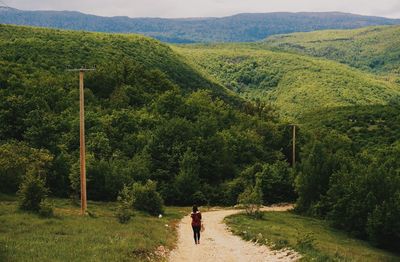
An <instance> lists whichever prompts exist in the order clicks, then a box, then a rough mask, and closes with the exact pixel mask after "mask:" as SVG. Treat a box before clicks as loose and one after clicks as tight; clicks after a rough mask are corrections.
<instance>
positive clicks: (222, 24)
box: [0, 7, 400, 43]
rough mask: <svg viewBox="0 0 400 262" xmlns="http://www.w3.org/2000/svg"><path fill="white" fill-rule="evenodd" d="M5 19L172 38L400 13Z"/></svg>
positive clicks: (235, 37) (51, 14)
mask: <svg viewBox="0 0 400 262" xmlns="http://www.w3.org/2000/svg"><path fill="white" fill-rule="evenodd" d="M0 23H4V24H17V25H31V26H42V27H51V28H59V29H72V30H86V31H95V32H112V33H140V34H144V35H147V36H151V37H154V38H157V39H159V40H161V41H164V42H170V43H194V42H250V41H259V40H262V39H264V38H265V37H267V36H270V35H275V34H287V33H292V32H309V31H314V30H322V29H351V28H360V27H365V26H373V25H395V24H400V20H399V19H388V18H383V17H371V16H361V15H354V14H346V13H338V12H327V13H260V14H238V15H234V16H228V17H221V18H213V17H211V18H185V19H164V18H129V17H121V16H119V17H101V16H95V15H87V14H83V13H79V12H70V11H23V10H17V9H13V8H8V7H0Z"/></svg>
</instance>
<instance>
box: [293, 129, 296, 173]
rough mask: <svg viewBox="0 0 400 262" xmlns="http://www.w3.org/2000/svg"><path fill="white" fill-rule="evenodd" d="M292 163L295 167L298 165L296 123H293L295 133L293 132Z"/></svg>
mask: <svg viewBox="0 0 400 262" xmlns="http://www.w3.org/2000/svg"><path fill="white" fill-rule="evenodd" d="M292 137H293V139H292V165H293V167H295V165H296V125H293V134H292Z"/></svg>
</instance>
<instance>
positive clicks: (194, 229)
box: [192, 226, 197, 244]
mask: <svg viewBox="0 0 400 262" xmlns="http://www.w3.org/2000/svg"><path fill="white" fill-rule="evenodd" d="M192 228H193V238H194V243H195V244H197V228H196V227H195V226H192Z"/></svg>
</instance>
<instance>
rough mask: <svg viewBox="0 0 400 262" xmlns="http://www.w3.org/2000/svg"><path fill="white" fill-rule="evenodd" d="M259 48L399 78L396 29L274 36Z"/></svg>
mask: <svg viewBox="0 0 400 262" xmlns="http://www.w3.org/2000/svg"><path fill="white" fill-rule="evenodd" d="M260 47H265V48H269V49H273V50H280V51H288V52H295V53H301V54H307V55H311V56H317V57H325V58H328V59H331V60H336V61H338V62H341V63H344V64H348V65H350V66H353V67H357V68H359V69H362V70H367V71H373V72H391V73H396V74H400V26H378V27H366V28H361V29H354V30H326V31H316V32H310V33H294V34H288V35H276V36H271V37H269V38H267V39H266V40H265V42H263V43H262V44H260Z"/></svg>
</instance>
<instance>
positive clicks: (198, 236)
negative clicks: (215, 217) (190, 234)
mask: <svg viewBox="0 0 400 262" xmlns="http://www.w3.org/2000/svg"><path fill="white" fill-rule="evenodd" d="M194 230H195V241H196V243H197V244H200V230H201V227H199V226H197V227H195V228H194Z"/></svg>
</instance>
